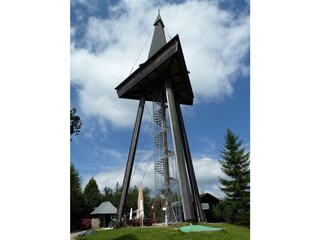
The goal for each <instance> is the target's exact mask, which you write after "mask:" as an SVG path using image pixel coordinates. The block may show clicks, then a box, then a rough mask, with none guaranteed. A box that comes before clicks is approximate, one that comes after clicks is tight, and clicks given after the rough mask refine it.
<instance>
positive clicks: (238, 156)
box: [219, 129, 250, 225]
mask: <svg viewBox="0 0 320 240" xmlns="http://www.w3.org/2000/svg"><path fill="white" fill-rule="evenodd" d="M238 138H239V137H238V136H236V135H235V134H233V133H232V131H231V130H230V129H227V135H226V136H225V144H224V149H223V150H222V151H221V152H220V157H221V160H220V164H221V170H222V171H223V172H224V173H225V174H226V175H227V176H228V178H227V179H223V178H219V180H220V183H221V185H222V186H221V187H220V189H221V190H222V191H223V193H224V194H225V199H224V203H223V204H224V205H222V206H220V208H221V211H222V212H228V216H227V218H228V219H229V220H230V221H231V222H234V223H238V224H242V225H249V224H250V159H249V158H250V153H249V152H248V153H245V148H244V147H243V146H242V141H241V140H239V139H238ZM225 209H228V210H227V211H226V210H225ZM229 213H230V214H229Z"/></svg>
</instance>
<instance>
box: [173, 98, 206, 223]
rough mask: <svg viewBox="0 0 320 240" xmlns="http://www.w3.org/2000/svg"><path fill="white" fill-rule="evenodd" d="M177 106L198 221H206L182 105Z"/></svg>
mask: <svg viewBox="0 0 320 240" xmlns="http://www.w3.org/2000/svg"><path fill="white" fill-rule="evenodd" d="M176 108H177V114H178V119H179V125H180V127H181V129H182V131H181V132H182V142H183V148H184V153H185V157H186V165H187V171H188V175H189V179H190V185H191V190H192V193H193V198H194V203H195V208H196V215H197V219H198V222H204V221H205V217H204V214H203V210H202V207H201V200H200V196H199V190H198V185H197V180H196V176H195V173H194V168H193V164H192V158H191V153H190V148H189V143H188V139H187V134H186V130H185V126H184V122H183V118H182V113H181V108H180V105H179V104H177V106H176Z"/></svg>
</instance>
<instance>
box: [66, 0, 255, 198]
mask: <svg viewBox="0 0 320 240" xmlns="http://www.w3.org/2000/svg"><path fill="white" fill-rule="evenodd" d="M158 8H159V9H160V11H161V16H162V19H163V21H164V24H165V27H166V31H165V32H166V34H167V35H166V38H167V41H168V40H169V39H170V37H173V36H175V35H176V34H179V36H180V39H181V43H182V48H183V52H184V56H185V60H186V64H187V67H188V69H189V71H190V75H189V76H190V80H191V85H192V88H193V91H194V95H195V99H194V105H193V106H183V108H182V111H183V116H184V121H185V125H186V131H187V135H188V140H189V145H190V149H191V153H192V158H193V163H194V168H195V174H196V177H197V181H198V185H199V190H200V191H201V192H210V193H212V194H214V195H215V196H217V197H222V196H223V195H222V193H221V191H220V190H219V188H218V185H219V182H218V177H219V176H223V174H222V172H221V170H220V166H219V163H218V160H219V152H220V150H221V149H222V148H223V143H224V136H225V133H226V129H227V128H231V129H232V130H233V132H234V133H235V134H237V135H239V138H240V139H242V140H243V144H244V146H245V147H246V149H247V151H250V28H249V19H250V16H249V6H248V2H247V1H231V0H230V1H204V0H203V1H144V0H142V1H122V0H120V1H97V0H72V1H71V16H70V17H71V22H70V23H71V55H70V62H71V70H70V71H71V101H70V107H76V108H77V114H79V115H80V116H81V119H82V122H83V125H82V130H81V133H80V134H79V135H78V136H74V137H73V140H72V142H71V143H70V146H71V149H70V150H71V161H72V162H73V164H74V165H75V167H76V169H77V170H78V171H79V174H80V176H81V178H82V185H83V186H85V185H86V184H87V182H88V180H89V179H90V178H91V177H94V178H95V179H96V180H97V182H98V185H99V188H100V189H101V190H102V189H103V188H104V187H105V186H109V187H112V188H113V187H114V186H115V184H116V182H117V181H118V182H119V183H120V184H122V179H123V174H124V169H125V165H126V161H127V154H128V150H129V145H130V141H131V135H132V130H133V125H134V118H135V114H136V111H137V107H138V101H132V100H127V99H119V98H117V94H116V91H115V90H114V88H115V87H116V86H117V85H118V84H120V83H121V82H122V81H123V80H124V79H125V78H126V77H127V76H128V75H129V73H130V71H131V69H132V68H133V69H136V68H137V65H138V64H139V63H142V62H144V61H145V60H146V59H147V54H148V51H149V47H150V43H151V38H152V33H153V22H154V20H155V18H156V16H157V13H158ZM144 45H145V47H144V48H143V46H144ZM141 49H142V50H141ZM140 52H141V55H140V57H139V58H138V56H139V54H140ZM137 58H138V59H137ZM135 62H136V64H135ZM151 111H152V106H151V105H150V104H148V105H147V107H146V109H145V113H144V120H143V123H142V129H141V134H140V140H139V144H138V149H137V154H136V159H137V158H139V162H138V164H137V167H136V171H135V175H134V176H133V177H132V183H131V184H132V185H137V184H138V183H139V181H140V180H141V177H142V176H143V175H144V173H145V172H146V176H145V177H144V182H143V184H144V185H145V186H147V187H150V188H152V187H153V181H152V179H153V176H152V173H153V166H152V164H151V165H149V164H148V163H149V159H150V158H152V154H153V147H152V145H151V141H152V135H151V134H152V131H150V130H148V129H149V124H150V117H149V114H148V112H151ZM144 139H146V140H145V144H143V142H144ZM139 155H140V157H138V156H139ZM136 161H137V160H136Z"/></svg>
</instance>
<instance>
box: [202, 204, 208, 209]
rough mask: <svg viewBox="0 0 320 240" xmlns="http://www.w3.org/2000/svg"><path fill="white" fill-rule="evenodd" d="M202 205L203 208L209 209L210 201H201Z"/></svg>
mask: <svg viewBox="0 0 320 240" xmlns="http://www.w3.org/2000/svg"><path fill="white" fill-rule="evenodd" d="M201 207H202V209H203V210H209V203H201Z"/></svg>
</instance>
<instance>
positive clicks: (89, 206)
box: [83, 178, 102, 217]
mask: <svg viewBox="0 0 320 240" xmlns="http://www.w3.org/2000/svg"><path fill="white" fill-rule="evenodd" d="M83 196H84V199H85V206H86V215H87V217H89V216H90V213H91V212H92V211H93V210H94V209H95V208H96V207H98V206H99V205H100V204H101V202H102V194H101V193H100V191H99V187H98V184H97V182H96V180H94V178H91V179H90V180H89V182H88V184H87V185H86V186H85V188H84V190H83Z"/></svg>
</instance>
